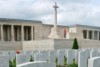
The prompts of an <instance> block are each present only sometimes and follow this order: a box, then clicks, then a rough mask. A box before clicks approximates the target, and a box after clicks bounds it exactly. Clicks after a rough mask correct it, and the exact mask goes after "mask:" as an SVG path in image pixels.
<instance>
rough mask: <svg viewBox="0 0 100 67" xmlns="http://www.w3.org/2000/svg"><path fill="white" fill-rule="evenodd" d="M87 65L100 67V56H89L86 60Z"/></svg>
mask: <svg viewBox="0 0 100 67" xmlns="http://www.w3.org/2000/svg"><path fill="white" fill-rule="evenodd" d="M88 67H100V57H94V58H90V59H89V60H88Z"/></svg>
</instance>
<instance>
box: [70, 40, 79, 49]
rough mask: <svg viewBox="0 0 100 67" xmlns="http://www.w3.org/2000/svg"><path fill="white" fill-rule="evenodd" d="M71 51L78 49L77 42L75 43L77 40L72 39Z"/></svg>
mask: <svg viewBox="0 0 100 67" xmlns="http://www.w3.org/2000/svg"><path fill="white" fill-rule="evenodd" d="M72 49H79V46H78V42H77V39H76V38H75V39H74V42H73V47H72Z"/></svg>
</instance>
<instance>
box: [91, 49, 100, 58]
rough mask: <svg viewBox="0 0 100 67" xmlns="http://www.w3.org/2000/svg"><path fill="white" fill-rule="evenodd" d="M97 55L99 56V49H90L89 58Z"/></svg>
mask: <svg viewBox="0 0 100 67" xmlns="http://www.w3.org/2000/svg"><path fill="white" fill-rule="evenodd" d="M97 56H100V52H99V50H98V49H92V50H91V51H90V58H93V57H97Z"/></svg>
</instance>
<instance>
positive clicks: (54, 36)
mask: <svg viewBox="0 0 100 67" xmlns="http://www.w3.org/2000/svg"><path fill="white" fill-rule="evenodd" d="M53 8H54V10H55V23H54V27H53V28H51V32H50V35H49V36H48V37H49V38H52V39H58V38H59V36H58V33H57V8H59V7H58V6H57V3H55V5H54V6H53Z"/></svg>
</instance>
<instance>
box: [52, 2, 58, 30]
mask: <svg viewBox="0 0 100 67" xmlns="http://www.w3.org/2000/svg"><path fill="white" fill-rule="evenodd" d="M53 8H54V10H55V23H54V28H55V29H56V30H57V8H59V7H58V6H57V3H56V2H55V5H54V6H53Z"/></svg>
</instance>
